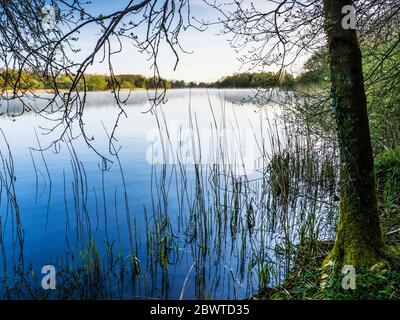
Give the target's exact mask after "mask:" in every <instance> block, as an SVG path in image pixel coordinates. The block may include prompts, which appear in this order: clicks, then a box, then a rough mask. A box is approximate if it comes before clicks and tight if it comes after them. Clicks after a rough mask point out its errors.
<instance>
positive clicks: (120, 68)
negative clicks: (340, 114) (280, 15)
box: [77, 0, 268, 82]
mask: <svg viewBox="0 0 400 320" xmlns="http://www.w3.org/2000/svg"><path fill="white" fill-rule="evenodd" d="M254 2H258V3H260V4H261V5H265V3H268V1H264V0H263V1H261V0H255V1H254ZM126 3H127V1H126V0H114V1H112V0H93V1H92V3H91V4H88V5H87V6H86V8H87V10H88V11H89V12H90V13H92V14H100V13H102V14H107V13H110V12H111V11H113V10H115V9H122V8H124V6H125V5H126ZM190 4H191V5H190V8H191V16H195V17H196V18H197V19H199V20H201V19H204V20H208V21H210V20H212V21H215V20H216V18H217V14H218V13H217V11H216V10H215V9H212V8H210V7H209V6H208V5H206V4H205V3H204V2H203V1H202V0H191V1H190ZM220 28H221V27H220V26H218V25H216V26H209V27H208V28H207V30H206V31H204V32H200V31H197V30H195V29H189V30H187V31H185V32H182V33H181V34H180V44H181V45H182V47H183V48H184V49H185V50H186V51H190V52H192V53H191V54H186V53H183V52H181V53H180V54H179V58H180V61H179V64H178V66H177V69H176V70H175V71H174V70H173V68H174V64H175V60H174V59H175V58H174V56H173V54H172V51H171V50H170V49H168V48H167V46H166V45H162V47H161V50H160V53H159V59H158V66H159V69H160V73H161V76H162V77H164V78H166V79H179V80H181V79H182V80H185V81H197V82H199V81H206V82H207V81H215V80H217V79H219V78H221V77H222V76H225V75H228V74H232V73H234V72H240V71H246V69H245V68H241V67H242V66H241V63H240V62H239V61H238V58H239V57H240V54H237V53H235V50H234V49H233V48H231V47H230V44H229V41H228V39H229V36H227V35H221V34H219V31H220ZM143 30H144V29H142V30H139V31H138V32H143ZM96 34H97V36H96ZM98 35H99V33H98V29H97V28H94V27H89V28H86V29H84V30H83V32H82V33H81V34H80V35H79V37H80V40H79V42H78V43H77V46H78V47H79V48H81V49H82V52H81V53H80V54H79V56H80V57H83V55H84V54H85V53H86V54H87V53H88V52H90V51H89V50H91V49H93V47H94V45H95V40H96V37H98ZM114 45H115V46H116V47H117V46H118V45H117V43H116V42H115V43H114ZM123 46H124V47H123V50H122V52H121V53H118V54H116V55H113V58H112V63H113V68H114V72H115V73H116V74H121V73H135V74H143V75H146V76H151V75H152V70H151V69H150V65H151V63H150V61H148V56H147V55H146V54H140V53H139V52H138V50H137V48H135V47H134V46H132V45H130V43H129V42H128V41H126V42H124V43H123ZM101 58H102V57H101V54H100V55H98V57H97V59H96V61H100V60H101ZM88 72H91V73H99V74H106V73H108V63H102V64H100V63H95V64H94V65H93V66H91V67H90V69H88Z"/></svg>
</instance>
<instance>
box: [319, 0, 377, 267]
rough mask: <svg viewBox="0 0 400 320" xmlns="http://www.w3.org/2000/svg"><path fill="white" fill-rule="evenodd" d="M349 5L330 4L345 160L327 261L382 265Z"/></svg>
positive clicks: (333, 0) (330, 0) (336, 0)
mask: <svg viewBox="0 0 400 320" xmlns="http://www.w3.org/2000/svg"><path fill="white" fill-rule="evenodd" d="M346 5H351V1H349V0H324V8H325V31H326V34H327V38H328V46H329V55H330V69H331V70H330V72H331V81H332V98H333V112H334V116H335V120H336V125H337V132H338V139H339V148H340V160H341V172H340V180H341V181H340V213H339V225H338V230H337V235H336V242H335V246H334V248H333V250H332V252H331V254H330V255H329V256H328V258H327V260H326V261H325V262H326V263H327V262H329V261H333V262H335V263H336V265H337V266H340V265H343V264H351V265H354V266H361V265H372V264H374V263H376V262H377V261H379V260H380V259H381V257H382V254H383V252H384V251H383V249H384V244H383V240H382V234H381V229H380V223H379V216H378V211H377V202H376V188H375V175H374V163H373V156H372V148H371V140H370V132H369V126H368V115H367V100H366V95H365V89H364V79H363V74H362V64H361V61H362V57H361V51H360V47H359V44H358V39H357V34H356V30H354V29H348V30H346V29H344V28H343V27H342V18H343V16H344V15H343V14H342V8H343V7H344V6H346Z"/></svg>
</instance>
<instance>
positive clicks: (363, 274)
mask: <svg viewBox="0 0 400 320" xmlns="http://www.w3.org/2000/svg"><path fill="white" fill-rule="evenodd" d="M375 171H376V177H377V187H378V201H379V202H378V203H379V210H380V217H381V224H382V230H383V231H384V238H385V241H386V244H387V245H388V250H389V251H390V252H391V253H392V255H391V257H392V259H391V260H390V261H388V262H387V263H379V264H377V265H375V266H374V267H372V268H370V269H366V268H360V269H358V270H356V288H355V289H347V290H346V289H343V287H342V280H343V277H344V275H341V274H339V275H335V274H331V275H326V274H325V275H323V274H322V270H321V265H322V263H323V261H324V259H325V257H326V256H327V254H328V253H329V251H330V250H331V249H332V247H333V243H334V242H333V241H319V240H317V239H310V238H307V239H305V240H304V241H303V243H301V244H300V245H299V246H298V248H297V252H296V258H295V264H294V268H293V272H292V274H291V276H289V277H288V278H286V279H285V281H284V282H283V284H282V285H279V286H275V287H267V288H264V289H262V290H260V292H259V293H258V294H257V295H256V296H255V299H272V300H275V299H278V300H280V299H400V259H398V258H397V257H399V255H398V253H399V251H400V250H399V248H400V228H399V227H400V148H399V147H398V148H396V149H393V150H390V151H387V152H384V153H382V154H380V155H379V156H377V157H376V159H375Z"/></svg>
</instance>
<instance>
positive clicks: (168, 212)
mask: <svg viewBox="0 0 400 320" xmlns="http://www.w3.org/2000/svg"><path fill="white" fill-rule="evenodd" d="M253 94H254V92H253V91H252V90H233V89H232V90H217V89H208V90H206V89H193V90H188V89H176V90H169V91H168V92H167V95H166V98H167V101H166V102H165V103H164V104H161V105H159V106H157V107H156V108H155V109H153V110H152V112H150V111H149V110H150V108H151V105H150V103H149V100H148V98H149V97H148V93H147V92H145V91H135V92H133V93H132V96H131V97H130V98H129V99H128V101H127V102H126V104H125V105H124V106H123V108H124V111H125V114H123V115H122V116H121V117H120V118H119V120H118V122H117V126H116V127H115V125H116V121H117V119H118V115H119V108H118V105H117V104H116V102H115V100H114V97H113V95H112V94H111V93H106V92H92V93H88V97H87V103H86V106H85V110H84V114H83V118H82V120H83V123H84V128H85V131H84V133H85V135H86V137H87V139H84V137H83V135H82V132H81V130H80V129H79V126H78V125H77V124H76V123H74V124H73V125H72V126H71V128H70V129H69V130H67V131H66V133H65V134H64V135H63V136H62V140H58V139H59V138H60V137H61V132H63V129H65V127H63V125H59V126H57V123H58V122H57V121H56V120H57V113H55V115H53V116H52V117H48V118H45V117H42V116H40V115H38V114H36V113H34V112H25V113H24V114H22V115H19V116H16V117H7V116H5V115H3V116H1V117H0V128H1V131H2V132H3V133H4V136H2V137H1V138H0V141H1V142H0V150H1V159H2V163H1V169H0V177H1V189H0V200H1V202H0V209H1V216H0V217H1V220H0V224H1V225H0V226H1V234H0V240H1V244H2V248H1V250H2V254H1V255H0V256H1V258H0V262H1V266H2V267H1V269H0V278H1V279H2V280H3V281H2V285H0V286H2V287H1V289H2V290H1V292H2V295H3V296H7V295H8V296H13V297H17V298H29V297H30V296H32V295H33V293H32V292H34V293H35V294H36V295H39V296H40V297H42V298H56V299H58V298H62V297H66V296H68V297H72V298H82V297H86V298H87V297H91V298H148V299H160V298H165V299H179V298H181V299H241V298H246V297H250V296H252V295H253V294H254V293H255V292H256V291H257V289H258V288H259V286H260V282H264V283H269V284H270V283H273V282H277V281H279V279H282V277H283V276H284V273H285V272H287V270H288V269H287V268H288V266H287V265H286V264H285V262H287V261H285V259H283V258H280V257H279V256H277V254H276V252H277V247H278V249H279V248H281V249H282V250H285V249H284V248H283V246H282V245H281V244H282V243H283V242H286V243H288V242H291V241H293V240H294V239H296V237H297V236H292V235H290V234H289V233H288V231H287V230H288V229H290V228H292V229H293V228H294V227H295V226H297V225H298V224H299V220H298V219H300V218H299V217H298V216H297V215H296V214H288V206H289V207H290V206H293V205H294V204H293V203H291V204H290V205H286V209H279V210H281V211H282V210H283V211H282V212H285V215H282V216H279V215H275V214H268V212H273V211H274V212H277V211H278V210H277V206H279V205H277V204H276V203H275V202H274V201H273V200H271V199H272V198H271V194H270V193H269V192H266V190H267V187H266V182H265V176H266V168H267V163H268V162H269V160H270V159H271V156H272V154H273V153H274V152H276V151H277V150H280V149H281V148H282V149H285V148H286V147H285V145H286V146H287V144H288V142H287V137H288V136H290V134H288V129H287V128H285V126H284V125H283V124H282V120H281V119H280V115H281V114H282V112H281V109H280V107H279V106H277V105H276V104H275V103H272V102H270V103H267V104H264V106H263V107H259V106H257V105H255V104H253V103H250V102H246V99H247V98H248V97H251V96H252V95H253ZM1 103H2V104H1V107H0V110H1V111H2V112H5V111H6V110H9V111H10V110H18V108H20V102H18V101H12V102H10V103H8V104H7V103H6V102H5V101H2V102H1ZM32 103H33V104H34V105H35V106H34V108H39V107H40V106H41V105H42V104H44V103H42V102H41V101H40V100H39V99H38V100H37V101H33V102H32ZM12 112H14V111H11V113H12ZM58 115H59V114H58ZM48 129H52V130H50V131H49V130H48ZM114 129H115V131H114ZM112 132H115V135H114V136H113V137H114V138H113V139H111V140H110V136H111V135H112ZM282 137H286V138H282ZM294 137H295V138H294V139H296V134H294ZM280 139H283V140H285V139H286V140H285V141H286V144H285V142H280ZM54 141H57V142H56V143H55V144H54V145H52V142H54ZM110 141H111V142H112V143H110ZM293 141H294V140H291V142H293ZM296 141H297V140H296ZM298 141H303V140H301V139H300V138H299V140H298ZM271 142H272V143H271ZM299 143H300V142H299ZM89 144H90V147H89ZM268 190H269V189H268ZM305 192H309V190H307V191H305ZM326 197H327V196H326V195H324V198H326ZM328 198H329V197H328ZM304 199H305V198H304ZM304 199H303V201H304V202H302V205H301V206H300V207H302V208H303V209H304V208H309V207H313V206H314V207H313V208H314V209H313V210H311V211H313V212H315V211H316V209H321V208H322V207H323V206H324V205H323V204H318V205H317V204H316V203H315V201H314V202H312V203H311V202H309V201H308V200H304ZM325 200H326V201H328V200H329V199H328V200H327V199H325ZM271 201H272V202H271ZM296 201H297V200H296ZM286 202H287V201H286ZM296 205H297V208H298V206H299V204H298V202H297V204H296ZM280 207H284V206H280ZM293 211H295V212H298V210H297V209H296V210H293ZM304 211H307V210H304ZM311 211H310V212H311ZM307 212H308V211H307ZM307 214H308V213H307ZM301 219H302V220H307V219H305V216H302V217H301ZM283 226H284V227H283ZM286 227H287V229H285V228H286ZM289 239H290V241H289ZM278 251H279V250H278ZM44 265H53V266H54V267H55V270H56V272H57V273H56V274H57V278H56V279H57V282H56V283H57V288H56V289H55V290H47V291H46V290H43V289H42V288H41V285H40V281H41V278H42V277H43V276H44V275H42V274H41V269H42V267H43V266H44ZM272 270H274V271H272ZM13 275H17V276H13ZM26 279H28V280H26ZM18 281H19V282H18ZM17 283H20V284H19V287H20V288H22V289H19V290H16V287H17ZM21 283H24V284H23V285H21Z"/></svg>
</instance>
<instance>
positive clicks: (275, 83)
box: [0, 71, 294, 91]
mask: <svg viewBox="0 0 400 320" xmlns="http://www.w3.org/2000/svg"><path fill="white" fill-rule="evenodd" d="M115 80H117V82H115V81H114V82H113V81H111V77H109V76H105V75H98V74H86V75H85V77H84V80H83V79H82V80H81V81H79V83H78V85H77V89H79V90H82V89H83V88H84V87H85V86H86V90H88V91H104V90H113V86H115V85H116V83H118V86H119V88H120V89H154V88H156V87H159V88H164V87H165V88H167V89H171V88H173V89H175V88H270V87H281V86H289V85H291V84H292V83H293V81H294V78H293V76H292V75H291V74H288V73H272V72H258V73H256V72H254V73H250V72H244V73H235V74H233V75H230V76H226V77H223V78H221V79H220V80H218V81H216V82H185V81H183V80H165V79H154V78H153V77H144V76H142V75H137V74H121V75H117V76H115ZM72 83H73V78H72V77H70V76H67V75H63V76H59V77H57V78H56V84H57V87H58V88H59V89H70V88H71V86H72ZM54 86H55V84H54V83H48V82H47V80H46V78H43V77H42V76H39V75H37V74H35V73H33V72H26V71H22V72H21V73H18V72H17V71H7V72H5V71H0V88H2V89H14V88H17V89H18V90H27V89H30V90H40V89H51V88H54Z"/></svg>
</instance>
